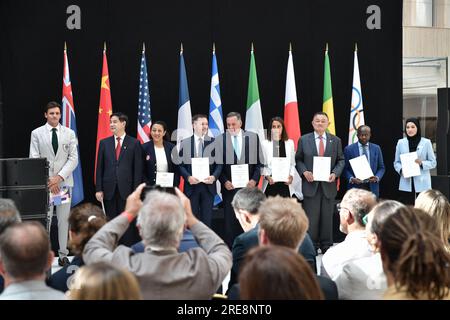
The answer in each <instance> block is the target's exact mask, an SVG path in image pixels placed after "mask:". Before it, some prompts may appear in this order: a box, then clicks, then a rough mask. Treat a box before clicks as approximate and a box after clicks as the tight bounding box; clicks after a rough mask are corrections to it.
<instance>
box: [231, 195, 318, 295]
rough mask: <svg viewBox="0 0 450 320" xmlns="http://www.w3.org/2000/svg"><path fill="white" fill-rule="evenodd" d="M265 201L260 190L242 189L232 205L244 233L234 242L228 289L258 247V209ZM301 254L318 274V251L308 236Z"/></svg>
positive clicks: (235, 196) (301, 248)
mask: <svg viewBox="0 0 450 320" xmlns="http://www.w3.org/2000/svg"><path fill="white" fill-rule="evenodd" d="M265 199H266V196H265V194H264V193H263V192H262V191H261V190H260V189H258V188H242V189H240V190H239V191H238V192H237V193H236V194H235V195H234V197H233V201H232V202H231V205H232V207H233V209H234V213H235V215H236V218H237V219H238V221H239V223H240V225H241V227H242V229H243V230H244V233H242V234H241V235H239V236H238V237H236V238H235V240H234V242H233V249H232V253H233V267H232V268H231V275H230V282H229V285H228V288H231V287H232V286H233V285H234V284H235V283H236V282H237V279H238V275H239V268H240V265H241V263H242V261H243V260H244V256H245V254H246V253H247V252H248V251H249V250H250V249H251V248H253V247H256V246H257V245H258V230H259V217H260V215H259V212H258V209H259V207H260V206H261V203H262V202H263V201H264V200H265ZM299 252H300V253H301V254H302V255H303V257H304V258H305V259H306V261H307V262H308V263H309V264H310V265H311V267H312V268H313V270H314V272H315V273H316V251H315V250H314V245H313V243H312V240H311V238H310V236H309V235H308V234H306V236H305V238H304V240H303V242H302V244H301V246H300V249H299Z"/></svg>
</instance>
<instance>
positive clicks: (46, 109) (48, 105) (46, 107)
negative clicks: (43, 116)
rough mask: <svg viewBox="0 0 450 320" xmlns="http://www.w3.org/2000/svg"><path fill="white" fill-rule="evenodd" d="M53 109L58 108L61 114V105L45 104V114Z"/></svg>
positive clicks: (55, 103)
mask: <svg viewBox="0 0 450 320" xmlns="http://www.w3.org/2000/svg"><path fill="white" fill-rule="evenodd" d="M53 108H58V109H59V112H62V109H61V105H60V104H59V103H58V102H56V101H50V102H49V103H47V105H46V106H45V113H47V112H48V110H49V109H53Z"/></svg>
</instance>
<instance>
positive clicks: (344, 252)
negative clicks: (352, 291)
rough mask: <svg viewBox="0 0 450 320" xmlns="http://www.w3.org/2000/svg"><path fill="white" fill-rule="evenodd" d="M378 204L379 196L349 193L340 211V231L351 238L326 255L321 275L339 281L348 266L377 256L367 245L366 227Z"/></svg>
mask: <svg viewBox="0 0 450 320" xmlns="http://www.w3.org/2000/svg"><path fill="white" fill-rule="evenodd" d="M376 204H377V199H376V196H375V194H373V193H371V192H369V191H367V190H363V189H350V190H348V191H347V192H346V193H345V195H344V197H343V198H342V201H341V203H340V204H338V211H339V217H340V226H339V229H340V230H341V232H343V233H345V234H347V236H346V237H345V240H344V241H342V242H341V243H339V244H337V245H336V246H334V247H332V248H330V249H329V250H328V251H327V252H326V253H325V254H324V255H323V257H322V268H321V275H324V276H328V277H330V278H331V279H332V280H335V279H336V278H337V277H338V276H339V275H340V273H341V272H342V268H343V267H344V265H345V264H347V263H348V262H350V261H352V260H355V259H359V258H363V257H368V256H371V255H372V254H373V253H372V252H371V250H370V247H369V244H368V242H367V235H366V230H365V224H366V221H367V220H366V219H367V214H368V213H369V212H370V210H372V208H373V207H374V206H375V205H376Z"/></svg>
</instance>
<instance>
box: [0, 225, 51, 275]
mask: <svg viewBox="0 0 450 320" xmlns="http://www.w3.org/2000/svg"><path fill="white" fill-rule="evenodd" d="M50 255H52V253H51V252H50V241H49V238H48V235H47V232H46V231H45V229H44V227H43V226H42V225H41V224H40V223H37V222H24V223H19V224H14V225H12V226H10V227H8V228H7V229H6V230H5V232H4V233H3V234H2V235H1V236H0V261H1V263H2V265H3V269H4V271H5V272H6V273H7V274H8V275H9V276H11V277H13V278H20V279H29V278H33V277H35V276H39V275H43V274H44V273H45V272H46V271H47V269H48V267H49V263H48V262H49V260H51V259H49V257H50Z"/></svg>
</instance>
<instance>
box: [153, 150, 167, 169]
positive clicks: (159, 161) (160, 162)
mask: <svg viewBox="0 0 450 320" xmlns="http://www.w3.org/2000/svg"><path fill="white" fill-rule="evenodd" d="M155 155H156V171H157V172H168V171H169V164H168V163H167V158H166V151H165V150H164V147H161V148H159V147H156V146H155Z"/></svg>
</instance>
